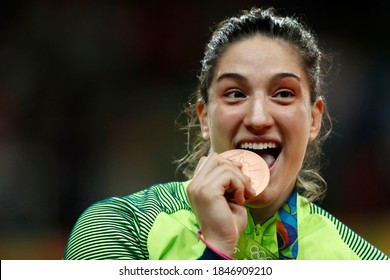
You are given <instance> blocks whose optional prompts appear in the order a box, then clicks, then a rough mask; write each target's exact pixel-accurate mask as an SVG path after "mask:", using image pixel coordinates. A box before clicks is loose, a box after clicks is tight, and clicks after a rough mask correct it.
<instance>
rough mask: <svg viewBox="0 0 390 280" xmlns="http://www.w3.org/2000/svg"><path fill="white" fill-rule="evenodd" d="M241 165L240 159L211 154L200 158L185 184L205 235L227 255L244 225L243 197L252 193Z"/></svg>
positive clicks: (229, 253) (245, 214) (251, 195)
mask: <svg viewBox="0 0 390 280" xmlns="http://www.w3.org/2000/svg"><path fill="white" fill-rule="evenodd" d="M241 168H242V164H241V163H239V162H233V161H231V160H228V159H225V158H223V157H221V156H220V155H219V154H216V153H213V154H210V155H209V156H208V157H203V158H201V160H200V161H199V163H198V166H197V168H196V171H195V175H194V178H193V180H192V181H191V183H190V184H189V186H188V188H187V193H188V197H189V200H190V203H191V206H192V208H193V210H194V212H195V214H196V216H197V219H198V222H199V225H200V227H201V230H202V234H203V236H204V238H205V239H206V240H207V242H208V243H210V244H211V245H213V246H214V247H215V248H217V249H218V250H220V251H222V252H224V253H225V254H228V255H231V254H232V253H233V250H234V247H235V245H236V244H237V242H238V238H239V236H240V234H241V233H242V232H243V231H244V229H245V226H246V222H247V212H246V209H245V206H244V203H245V200H246V199H248V198H251V197H253V196H255V191H254V190H253V189H252V187H251V183H250V178H249V177H248V176H246V175H245V174H244V173H243V172H242V171H241Z"/></svg>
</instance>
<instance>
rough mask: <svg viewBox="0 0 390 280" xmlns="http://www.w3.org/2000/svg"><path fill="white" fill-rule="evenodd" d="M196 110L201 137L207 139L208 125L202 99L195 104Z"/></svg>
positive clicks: (208, 137) (208, 134) (208, 135)
mask: <svg viewBox="0 0 390 280" xmlns="http://www.w3.org/2000/svg"><path fill="white" fill-rule="evenodd" d="M196 112H197V114H198V119H199V122H200V128H201V130H202V136H203V139H205V140H209V139H210V133H209V125H208V121H207V105H206V104H205V103H204V102H203V101H198V103H197V104H196Z"/></svg>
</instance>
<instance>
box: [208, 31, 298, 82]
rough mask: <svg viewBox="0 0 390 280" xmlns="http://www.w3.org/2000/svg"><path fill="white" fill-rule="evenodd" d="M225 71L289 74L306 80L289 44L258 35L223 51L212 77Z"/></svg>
mask: <svg viewBox="0 0 390 280" xmlns="http://www.w3.org/2000/svg"><path fill="white" fill-rule="evenodd" d="M226 71H229V72H238V73H242V74H245V72H248V74H249V73H257V74H262V75H266V74H271V75H274V74H275V73H285V72H288V73H294V74H296V75H297V76H300V77H302V78H304V77H303V76H305V69H304V66H303V63H301V60H300V56H299V54H298V52H297V51H296V50H295V49H294V48H293V47H292V46H291V45H290V44H288V43H286V42H285V41H283V40H280V39H271V38H268V37H264V36H261V35H256V36H253V37H249V38H245V39H242V40H240V41H237V42H234V43H232V44H231V45H230V46H228V47H227V48H226V50H225V51H224V53H223V54H222V56H221V57H220V59H219V61H218V64H217V65H216V68H215V72H214V74H215V75H214V76H219V74H221V73H223V72H226ZM243 72H244V73H243Z"/></svg>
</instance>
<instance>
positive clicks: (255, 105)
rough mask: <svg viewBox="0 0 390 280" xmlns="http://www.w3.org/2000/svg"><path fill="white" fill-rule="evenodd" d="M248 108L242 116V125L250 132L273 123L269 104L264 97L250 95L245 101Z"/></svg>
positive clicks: (268, 126) (266, 127) (262, 128)
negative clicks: (249, 99) (247, 100)
mask: <svg viewBox="0 0 390 280" xmlns="http://www.w3.org/2000/svg"><path fill="white" fill-rule="evenodd" d="M247 105H248V108H247V110H246V115H245V118H244V125H245V126H246V127H247V128H248V129H249V130H251V131H252V132H258V131H261V130H264V129H268V128H270V127H271V126H272V125H273V124H274V119H273V117H272V114H271V110H270V109H271V108H270V104H268V103H267V100H266V98H264V97H263V96H262V97H258V98H255V97H254V96H252V98H251V101H250V102H248V103H247Z"/></svg>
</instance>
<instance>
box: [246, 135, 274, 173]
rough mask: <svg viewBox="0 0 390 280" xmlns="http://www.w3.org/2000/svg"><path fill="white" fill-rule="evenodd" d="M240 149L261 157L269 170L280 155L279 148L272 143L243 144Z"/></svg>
mask: <svg viewBox="0 0 390 280" xmlns="http://www.w3.org/2000/svg"><path fill="white" fill-rule="evenodd" d="M239 148H240V149H244V150H249V151H252V152H254V153H256V154H258V155H259V156H261V157H262V158H263V159H264V161H265V162H266V163H267V165H268V167H269V168H270V167H271V166H272V165H273V164H274V163H275V161H276V159H277V158H278V156H279V154H280V150H281V148H280V146H279V145H278V144H277V143H276V142H273V141H268V142H243V143H241V144H240V145H239Z"/></svg>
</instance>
